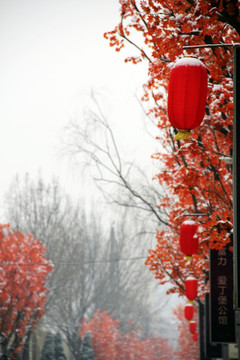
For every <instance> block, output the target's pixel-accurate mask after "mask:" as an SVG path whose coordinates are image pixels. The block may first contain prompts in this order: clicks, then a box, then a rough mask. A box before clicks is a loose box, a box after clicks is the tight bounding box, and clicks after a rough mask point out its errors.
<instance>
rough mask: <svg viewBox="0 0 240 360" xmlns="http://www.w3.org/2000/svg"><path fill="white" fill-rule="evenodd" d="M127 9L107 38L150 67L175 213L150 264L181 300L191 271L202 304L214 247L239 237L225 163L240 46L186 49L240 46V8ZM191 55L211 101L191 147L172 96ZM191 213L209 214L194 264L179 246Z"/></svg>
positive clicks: (137, 4)
mask: <svg viewBox="0 0 240 360" xmlns="http://www.w3.org/2000/svg"><path fill="white" fill-rule="evenodd" d="M120 6H121V9H120V13H121V21H120V25H118V26H117V27H116V28H115V29H114V30H113V31H111V32H108V33H106V34H105V35H104V36H105V38H107V39H108V40H109V42H110V45H113V43H114V46H115V48H116V50H118V49H119V48H120V47H121V48H122V47H123V46H124V44H125V42H128V43H131V44H132V45H133V46H134V47H135V49H137V50H138V51H139V56H140V58H141V59H145V60H146V61H147V62H148V64H149V72H148V81H147V82H146V83H145V84H144V85H143V96H142V100H143V101H144V102H145V103H146V105H147V103H149V105H148V106H149V110H148V114H149V115H150V116H151V117H154V118H155V122H156V125H157V126H158V129H159V133H158V134H157V139H158V141H159V148H160V151H159V152H158V153H156V154H153V156H152V157H153V158H154V159H156V162H159V167H160V168H161V170H160V171H159V173H158V174H156V176H155V178H154V179H155V181H156V180H157V181H159V183H160V184H161V185H163V186H164V187H165V188H166V189H167V195H166V196H164V198H163V199H161V200H160V202H159V207H164V208H165V209H167V210H168V222H169V226H168V227H167V228H164V229H162V228H161V230H158V231H157V234H156V239H157V246H156V249H154V250H149V258H148V259H147V261H146V264H147V265H149V266H150V269H151V271H152V272H153V273H154V275H155V277H156V278H157V279H159V282H160V283H161V284H163V283H164V282H166V279H167V280H170V281H171V283H172V288H171V289H170V290H169V291H170V292H171V291H172V292H178V293H180V294H183V289H184V282H185V278H186V274H187V273H189V271H191V273H192V274H194V276H195V277H196V278H197V279H198V280H199V284H200V285H199V289H200V291H199V296H200V298H201V297H202V296H203V294H204V292H205V291H206V289H207V287H206V286H205V279H206V275H207V271H208V251H209V248H216V249H220V248H222V247H223V246H225V245H226V244H227V243H229V241H230V240H231V236H232V168H231V164H229V163H228V162H226V161H224V159H230V158H231V156H232V137H233V136H232V135H233V133H232V132H233V48H232V47H231V46H230V47H217V48H199V49H185V50H184V49H183V47H184V46H189V45H191V46H193V45H205V44H229V43H240V4H239V2H238V1H229V0H223V1H207V0H198V1H195V0H182V1H173V0H171V1H164V0H144V1H137V0H126V1H120ZM136 34H137V36H136ZM189 55H190V56H195V57H197V58H198V59H200V60H201V61H202V62H203V63H204V64H205V66H206V68H207V71H208V76H209V82H208V97H207V107H206V115H205V118H204V121H203V123H202V125H201V126H200V127H199V128H197V129H195V130H194V131H193V132H192V137H191V140H188V141H187V142H185V143H183V142H181V141H175V140H174V139H173V138H174V135H175V129H173V128H171V126H170V124H169V122H168V117H167V106H166V97H167V90H168V81H169V73H170V70H171V68H172V67H173V65H174V62H175V61H176V60H177V59H179V58H182V57H184V56H189ZM130 59H131V57H129V59H128V60H130ZM132 62H133V63H137V61H136V60H134V59H132ZM152 100H153V101H152ZM191 213H192V214H193V213H198V214H202V215H201V216H198V217H197V221H198V223H199V225H200V226H199V229H201V230H200V231H199V234H198V235H199V240H200V249H199V254H198V255H194V257H193V264H187V265H186V262H185V261H184V259H183V254H181V253H180V249H179V245H178V241H179V229H180V225H181V223H182V222H183V221H184V220H186V217H187V218H189V214H191ZM190 219H191V216H190ZM195 220H196V218H195Z"/></svg>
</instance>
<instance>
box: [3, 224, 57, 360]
mask: <svg viewBox="0 0 240 360" xmlns="http://www.w3.org/2000/svg"><path fill="white" fill-rule="evenodd" d="M44 252H45V248H44V247H43V246H42V244H41V243H40V242H39V241H37V240H36V239H35V238H34V237H33V236H31V235H28V234H26V235H23V234H22V233H20V232H12V231H11V229H10V226H9V225H1V226H0V282H1V289H0V309H1V311H0V353H1V355H0V359H14V355H15V354H16V353H17V352H18V351H20V350H21V347H22V345H23V340H24V336H25V335H26V334H27V333H28V332H29V331H31V330H32V329H33V328H34V327H35V326H36V324H37V323H38V321H39V320H40V318H41V317H42V316H43V314H44V304H45V301H46V296H47V288H46V287H45V284H46V277H47V275H48V273H49V272H50V271H51V269H52V266H51V264H50V262H49V261H48V260H46V258H45V257H44Z"/></svg>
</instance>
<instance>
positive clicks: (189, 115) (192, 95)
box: [168, 57, 208, 140]
mask: <svg viewBox="0 0 240 360" xmlns="http://www.w3.org/2000/svg"><path fill="white" fill-rule="evenodd" d="M207 82H208V80H207V70H206V67H205V65H204V64H203V63H202V61H200V60H199V59H196V58H193V57H186V58H182V59H179V60H177V61H176V63H175V65H174V66H173V68H172V70H171V72H170V79H169V87H168V118H169V121H170V123H171V124H172V126H174V127H175V128H177V129H178V130H179V132H178V134H177V135H176V137H175V138H176V139H179V140H181V139H187V138H188V137H189V134H190V130H191V129H194V128H195V127H197V126H199V125H200V124H201V122H202V120H203V118H204V113H205V107H206V99H207Z"/></svg>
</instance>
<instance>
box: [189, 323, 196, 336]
mask: <svg viewBox="0 0 240 360" xmlns="http://www.w3.org/2000/svg"><path fill="white" fill-rule="evenodd" d="M196 329H197V324H196V321H190V323H189V330H190V332H191V333H192V334H195V332H196Z"/></svg>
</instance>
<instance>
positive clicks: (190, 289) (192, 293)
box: [185, 276, 198, 301]
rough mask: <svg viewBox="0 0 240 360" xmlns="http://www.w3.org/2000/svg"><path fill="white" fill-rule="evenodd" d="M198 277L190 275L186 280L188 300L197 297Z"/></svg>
mask: <svg viewBox="0 0 240 360" xmlns="http://www.w3.org/2000/svg"><path fill="white" fill-rule="evenodd" d="M197 286H198V284H197V279H195V278H194V277H193V276H189V277H188V278H187V279H186V281H185V290H186V296H187V298H188V300H190V301H192V300H194V299H196V297H197Z"/></svg>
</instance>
